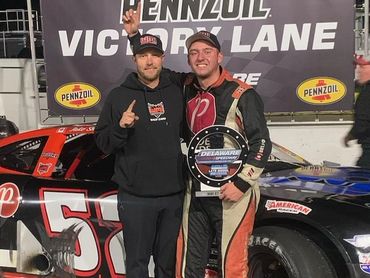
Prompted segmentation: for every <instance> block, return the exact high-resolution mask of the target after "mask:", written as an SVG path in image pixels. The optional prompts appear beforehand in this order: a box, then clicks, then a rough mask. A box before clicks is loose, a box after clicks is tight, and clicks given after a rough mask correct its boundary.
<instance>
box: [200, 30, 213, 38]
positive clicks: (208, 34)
mask: <svg viewBox="0 0 370 278" xmlns="http://www.w3.org/2000/svg"><path fill="white" fill-rule="evenodd" d="M199 34H201V35H203V36H207V37H211V33H209V32H207V31H200V32H199Z"/></svg>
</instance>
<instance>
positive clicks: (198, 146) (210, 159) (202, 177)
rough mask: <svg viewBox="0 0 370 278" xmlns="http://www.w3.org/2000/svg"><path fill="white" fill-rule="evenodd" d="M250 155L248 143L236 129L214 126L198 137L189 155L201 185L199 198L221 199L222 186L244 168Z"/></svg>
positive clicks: (191, 143)
mask: <svg viewBox="0 0 370 278" xmlns="http://www.w3.org/2000/svg"><path fill="white" fill-rule="evenodd" d="M247 155H248V146H247V142H246V140H245V139H244V137H243V136H242V135H241V134H240V133H239V132H238V131H236V130H235V129H232V128H229V127H226V126H223V125H213V126H209V127H207V128H204V129H202V130H201V131H199V132H198V133H197V134H195V135H194V137H193V139H192V140H191V141H190V144H189V147H188V156H187V162H188V167H189V170H190V172H191V173H192V175H193V176H194V177H195V178H196V179H197V180H198V181H199V182H200V191H197V192H195V196H196V197H218V196H219V192H220V187H221V186H222V185H223V184H225V183H227V182H232V181H234V180H235V178H236V175H237V174H238V173H239V172H240V171H241V170H242V169H243V164H244V162H245V160H246V158H247Z"/></svg>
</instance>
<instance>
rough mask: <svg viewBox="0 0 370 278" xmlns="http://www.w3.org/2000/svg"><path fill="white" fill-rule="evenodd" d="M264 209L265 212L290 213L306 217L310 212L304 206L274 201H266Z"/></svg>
mask: <svg viewBox="0 0 370 278" xmlns="http://www.w3.org/2000/svg"><path fill="white" fill-rule="evenodd" d="M265 208H266V209H267V210H276V211H277V212H281V213H292V214H299V213H302V214H304V215H307V214H309V213H310V212H311V210H312V209H310V208H309V207H306V206H304V205H301V204H298V203H294V202H289V201H276V200H267V202H266V205H265Z"/></svg>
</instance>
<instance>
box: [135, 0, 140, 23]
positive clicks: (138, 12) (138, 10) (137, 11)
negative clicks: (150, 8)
mask: <svg viewBox="0 0 370 278" xmlns="http://www.w3.org/2000/svg"><path fill="white" fill-rule="evenodd" d="M136 14H137V16H138V18H139V19H140V18H141V1H139V2H138V3H137V6H136Z"/></svg>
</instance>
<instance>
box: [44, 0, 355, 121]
mask: <svg viewBox="0 0 370 278" xmlns="http://www.w3.org/2000/svg"><path fill="white" fill-rule="evenodd" d="M135 2H136V1H133V0H131V1H130V0H105V1H101V0H78V1H76V0H41V9H42V10H41V13H42V15H43V32H44V48H45V62H46V73H47V84H48V106H49V110H50V112H49V113H50V114H51V115H98V114H99V113H100V110H101V108H102V105H103V102H104V99H105V97H106V95H107V94H108V93H109V91H110V90H111V89H112V88H113V87H115V86H117V85H119V84H121V83H122V82H123V80H124V78H125V77H126V76H127V75H128V74H129V73H130V72H131V71H135V65H134V64H133V61H132V52H131V49H130V47H129V42H128V39H127V35H126V32H125V31H123V23H122V18H121V15H122V12H123V11H124V10H127V9H129V8H131V7H134V6H135V5H136V3H135ZM141 2H142V20H141V26H140V27H141V32H142V33H151V34H155V35H158V36H160V37H161V39H162V41H163V46H164V48H165V55H166V57H165V63H164V64H165V66H166V67H168V68H171V69H173V70H176V71H181V72H188V71H190V70H191V69H190V67H189V65H188V64H187V56H186V55H187V50H186V47H185V40H186V38H187V37H189V36H190V35H192V34H193V33H195V32H197V31H200V30H208V31H211V32H212V33H214V34H217V37H218V39H219V41H220V43H221V47H222V51H223V53H224V55H225V59H224V63H223V65H224V66H225V67H226V68H227V69H228V70H229V71H231V72H232V73H233V74H234V77H236V78H239V79H241V80H243V81H246V82H248V83H249V84H251V85H253V86H254V87H255V88H256V89H257V91H258V93H259V94H260V95H261V96H262V98H263V100H264V103H265V112H298V111H334V110H345V109H351V108H352V105H353V92H354V82H353V78H354V68H353V64H352V61H353V53H354V32H353V28H354V20H353V18H354V8H353V4H354V1H349V0H310V1H297V0H234V1H228V0H212V1H211V0H199V1H183V0H171V1H170V0H162V1H159V0H142V1H141Z"/></svg>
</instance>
